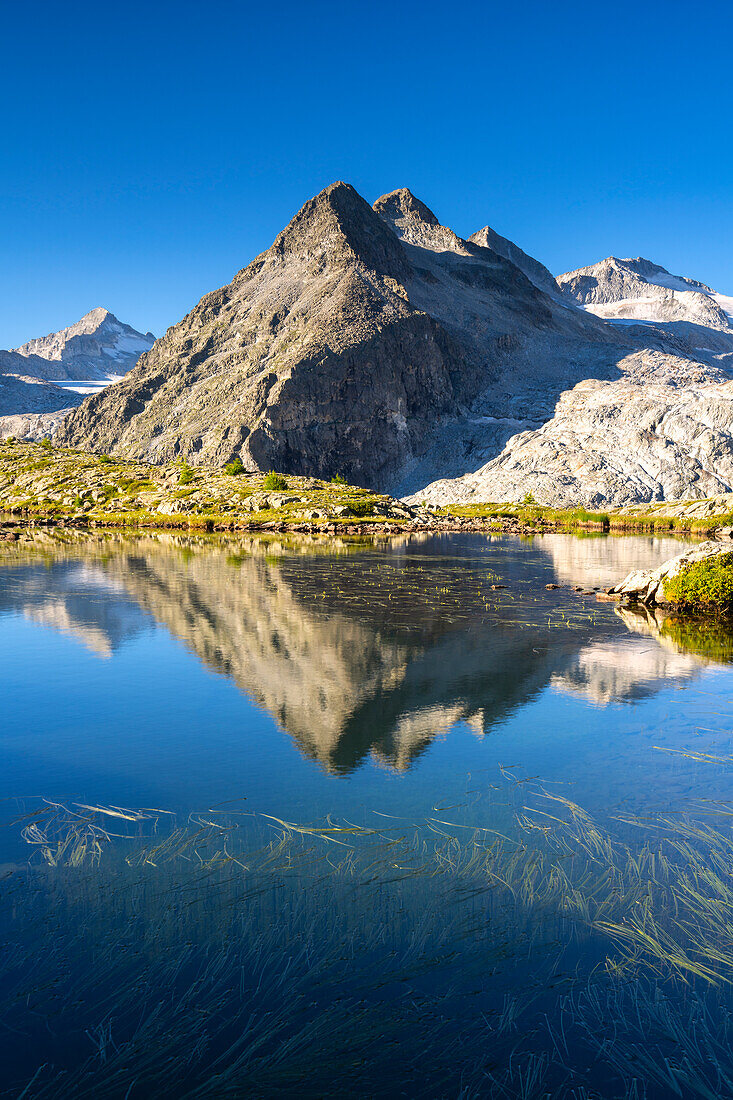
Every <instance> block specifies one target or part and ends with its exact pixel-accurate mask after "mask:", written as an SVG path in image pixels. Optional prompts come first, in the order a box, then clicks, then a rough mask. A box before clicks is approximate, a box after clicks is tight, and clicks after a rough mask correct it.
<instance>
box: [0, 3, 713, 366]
mask: <svg viewBox="0 0 733 1100" xmlns="http://www.w3.org/2000/svg"><path fill="white" fill-rule="evenodd" d="M732 12H733V5H731V4H730V3H729V2H726V3H722V2H716V3H712V2H702V3H698V4H697V5H691V4H689V3H687V2H684V3H683V2H680V0H665V2H658V0H650V2H647V3H644V4H642V5H639V4H631V3H615V4H599V5H593V4H589V3H587V2H585V3H583V4H580V3H574V2H561V0H554V2H550V0H547V2H542V3H538V2H534V0H530V2H527V3H517V2H516V0H515V2H514V3H510V2H509V0H504V2H502V3H495V2H493V0H487V2H486V0H485V2H482V3H470V2H464V3H461V2H458V3H443V4H434V3H430V2H424V3H415V2H413V0H400V2H398V3H385V2H383V0H375V2H373V3H368V4H367V3H349V2H348V0H345V2H343V3H332V2H329V0H308V2H306V0H302V2H301V3H297V4H296V3H290V2H283V3H280V4H275V5H272V4H265V3H262V4H257V5H252V4H248V3H234V2H221V0H208V2H205V0H197V2H196V3H191V2H189V0H176V2H175V3H169V2H167V0H152V2H151V0H147V2H146V3H140V2H138V0H128V2H126V3H108V4H98V3H94V4H91V3H81V2H75V0H65V2H64V3H61V2H60V0H59V2H57V0H47V2H43V3H38V2H36V3H32V2H30V0H29V2H28V3H17V2H11V0H0V16H1V18H2V23H1V25H2V33H3V50H2V65H1V66H0V90H1V91H2V102H3V112H2V114H3V126H2V141H1V144H0V347H9V346H14V345H17V344H19V343H21V342H23V341H24V340H27V339H29V338H30V337H33V336H39V335H43V334H45V333H47V332H49V331H51V330H54V329H57V328H60V327H62V326H63V325H65V324H69V323H71V322H72V321H74V320H76V319H77V318H78V317H79V316H80V315H81V314H82V313H84V312H86V311H87V310H88V309H91V308H92V307H94V306H97V305H104V306H107V307H108V308H109V309H111V310H112V311H113V312H114V313H116V314H117V315H118V316H119V317H120V318H121V319H123V320H126V321H128V322H129V323H131V324H133V325H135V326H136V327H137V328H140V329H148V328H150V329H152V330H153V331H154V332H155V333H156V334H158V335H159V334H160V333H162V331H163V330H164V329H165V328H166V326H167V325H169V324H172V323H174V322H175V321H177V320H178V319H180V317H182V316H183V314H184V313H185V312H186V311H187V310H188V309H190V307H191V306H193V305H194V304H195V302H196V301H197V300H198V299H199V297H200V296H201V295H202V294H204V293H205V292H207V291H208V290H211V289H213V288H214V287H217V286H220V285H222V284H224V283H227V282H228V281H229V280H230V279H231V277H232V275H233V274H234V272H235V271H237V270H238V269H239V268H240V267H244V266H245V265H246V264H247V263H248V262H249V261H250V260H251V259H252V258H253V257H254V256H255V255H256V254H257V253H258V252H260V251H262V249H264V248H266V247H268V246H269V244H270V243H271V242H272V240H273V238H274V237H275V235H276V234H277V233H278V232H279V230H280V229H281V228H282V227H283V226H284V225H285V224H286V223H287V222H288V221H289V219H290V218H291V217H292V215H293V214H294V213H295V212H296V210H297V209H298V208H299V207H300V206H301V205H302V204H303V203H304V202H305V200H306V199H308V198H309V197H310V196H311V195H313V194H315V193H316V192H317V191H319V190H320V189H321V188H322V187H324V186H326V185H327V184H328V183H330V182H332V181H333V180H335V179H345V180H348V181H349V182H350V183H353V184H354V186H355V187H356V188H357V189H358V190H359V191H360V192H361V193H362V194H363V195H364V196H365V198H367V199H369V201H370V202H373V201H374V199H376V198H377V197H378V196H379V195H380V194H382V193H384V192H385V191H391V190H393V189H394V188H396V187H400V186H408V187H410V188H411V190H412V191H414V192H415V193H416V194H417V195H418V196H419V197H420V198H421V199H423V200H424V201H425V202H426V203H427V204H428V205H429V206H430V207H432V209H433V210H434V211H435V212H436V214H437V215H438V217H439V218H440V219H441V221H443V222H445V223H446V224H448V225H450V226H451V227H452V228H454V229H455V230H456V231H457V232H458V233H460V234H461V235H463V236H467V235H468V234H469V233H471V232H473V231H474V230H476V229H478V228H480V227H481V226H483V225H486V224H489V225H491V226H492V227H493V228H495V229H496V230H497V231H498V232H500V233H503V234H504V235H505V236H508V237H510V238H512V240H514V241H516V242H517V243H518V244H519V245H520V246H521V247H522V248H524V249H525V250H526V251H527V252H530V253H531V254H532V255H535V256H537V257H538V258H539V259H541V260H542V261H543V262H544V263H546V264H547V265H548V267H550V268H551V270H552V271H554V272H555V273H557V272H560V271H565V270H568V269H570V268H574V267H578V266H581V265H583V264H587V263H593V262H595V261H596V260H599V259H601V258H602V257H604V256H606V255H609V254H611V253H614V254H616V255H621V256H627V255H634V256H635V255H643V256H647V257H648V258H650V259H653V260H655V261H656V262H658V263H661V264H663V265H664V266H665V267H668V268H670V269H671V270H672V271H674V272H676V273H679V274H686V275H690V276H693V277H695V278H699V279H702V280H703V281H705V282H708V283H710V284H711V285H713V286H714V287H715V288H716V289H718V290H721V291H723V292H727V293H733V140H732V139H731V124H732V122H733V79H732V77H731V72H732V68H733V67H732V66H731V59H730V58H731V45H732V40H733V35H732V34H731V32H732V31H733V14H732Z"/></svg>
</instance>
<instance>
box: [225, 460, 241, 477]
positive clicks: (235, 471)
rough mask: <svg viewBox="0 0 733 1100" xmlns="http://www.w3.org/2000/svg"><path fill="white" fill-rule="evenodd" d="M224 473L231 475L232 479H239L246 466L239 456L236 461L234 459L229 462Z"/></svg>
mask: <svg viewBox="0 0 733 1100" xmlns="http://www.w3.org/2000/svg"><path fill="white" fill-rule="evenodd" d="M224 473H225V474H229V476H230V477H239V475H240V474H243V473H244V466H243V465H242V460H241V458H240V457H239V455H237V457H236V458H235V459H232V461H231V462H227V464H226V466H225V467H224Z"/></svg>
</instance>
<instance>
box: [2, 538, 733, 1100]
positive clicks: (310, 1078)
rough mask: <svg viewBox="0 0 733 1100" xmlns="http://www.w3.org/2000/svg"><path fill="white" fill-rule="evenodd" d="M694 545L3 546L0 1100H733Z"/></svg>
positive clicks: (721, 709) (725, 752)
mask: <svg viewBox="0 0 733 1100" xmlns="http://www.w3.org/2000/svg"><path fill="white" fill-rule="evenodd" d="M682 545H683V544H680V543H679V542H677V541H673V540H671V539H660V538H651V537H650V538H642V537H628V538H611V537H593V538H575V537H572V536H565V535H549V536H543V537H541V538H535V539H530V540H519V539H512V538H503V537H484V536H457V535H451V536H434V537H411V538H405V539H401V540H399V539H398V540H392V541H390V542H384V543H380V544H378V545H367V544H360V543H358V542H353V541H352V542H339V541H337V540H336V541H334V540H331V541H318V540H308V539H300V540H298V539H292V540H287V539H285V540H283V539H282V538H281V537H272V538H270V537H258V538H252V539H236V540H222V539H215V538H198V539H197V538H186V537H180V536H171V535H147V536H140V537H132V538H130V537H102V536H96V535H80V534H70V533H66V534H63V533H58V534H56V535H44V534H38V535H35V536H34V537H32V538H28V539H27V540H26V541H21V542H19V543H13V544H0V685H1V696H0V698H1V699H2V733H1V737H0V824H2V828H1V829H0V942H1V947H0V950H1V951H2V955H1V956H0V1060H1V1064H2V1066H3V1073H2V1081H0V1096H16V1097H20V1096H21V1095H22V1096H24V1097H36V1096H37V1097H57V1096H69V1097H72V1096H73V1097H77V1096H89V1097H92V1096H93V1097H131V1098H134V1097H146V1096H156V1097H157V1096H171V1097H179V1096H191V1097H194V1096H195V1097H199V1096H201V1097H204V1096H205V1097H219V1096H276V1095H277V1096H282V1095H291V1094H292V1095H296V1094H297V1095H299V1096H314V1097H316V1096H343V1095H357V1096H417V1095H420V1096H436V1097H437V1096H483V1095H490V1096H494V1095H495V1096H506V1097H515V1096H517V1097H540V1096H552V1097H554V1096H557V1097H573V1098H578V1100H579V1098H581V1097H603V1098H605V1097H627V1096H628V1097H637V1098H640V1097H666V1096H674V1095H683V1096H687V1095H689V1096H728V1095H731V1096H733V1058H731V1055H730V1054H729V1045H730V1039H731V1037H732V1036H731V1034H730V1032H731V1023H730V1019H731V1018H730V1016H729V1010H730V1009H731V1008H733V998H732V997H731V995H730V994H729V992H728V989H729V988H730V982H731V980H732V979H733V888H731V889H729V883H730V881H731V879H730V875H731V870H733V830H732V829H731V827H730V825H729V822H730V821H731V820H733V816H732V815H733V808H732V806H733V803H732V802H731V801H730V800H731V784H730V775H731V771H730V764H731V756H730V720H731V709H732V708H731V688H732V687H733V665H729V664H728V663H727V662H728V660H729V659H730V658H731V656H733V640H731V639H730V638H729V637H728V636H727V634H726V632H725V631H724V630H722V629H721V628H720V627H715V628H710V629H708V628H701V627H696V626H694V625H693V626H692V627H690V626H689V625H685V624H680V623H677V622H675V621H674V620H666V621H665V620H664V619H663V617H660V618H659V619H654V618H652V617H651V616H645V615H641V614H633V613H630V612H627V611H620V610H618V609H617V608H616V607H615V605H612V604H608V603H599V602H598V601H597V600H596V599H595V595H594V593H593V592H592V591H591V590H592V589H594V588H599V587H602V586H607V585H609V584H611V583H613V582H615V581H616V580H618V579H619V578H620V577H622V576H623V575H624V574H625V573H626V572H628V571H629V570H630V569H632V568H639V567H646V566H652V565H655V564H658V563H659V562H661V561H663V560H665V559H666V558H668V557H670V556H671V555H672V554H674V553H678V552H679V551H680V549H681V548H682ZM547 584H553V585H560V586H561V587H559V588H552V589H547V588H546V587H545V586H546V585H547ZM576 588H579V589H582V591H576Z"/></svg>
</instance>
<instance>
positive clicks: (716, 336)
mask: <svg viewBox="0 0 733 1100" xmlns="http://www.w3.org/2000/svg"><path fill="white" fill-rule="evenodd" d="M557 283H558V286H560V287H561V289H562V290H563V291H564V293H565V294H567V295H568V296H569V297H571V298H572V299H573V301H575V302H577V303H578V304H579V305H580V306H582V308H583V309H585V310H587V311H588V312H589V313H593V314H595V316H596V317H602V318H604V320H607V321H611V322H614V323H616V324H624V325H629V324H636V323H642V324H654V325H660V326H662V327H664V328H666V329H667V330H669V331H671V332H674V333H676V334H677V335H679V336H681V337H683V338H684V339H686V340H688V341H689V342H690V344H691V345H692V346H693V348H694V349H695V350H699V351H707V352H709V351H723V352H733V297H727V296H725V295H723V294H716V292H715V291H714V290H711V288H710V287H709V286H706V285H705V283H699V282H697V281H696V280H695V279H687V278H685V277H684V276H681V275H671V274H670V272H669V271H667V270H666V268H664V267H659V265H658V264H653V263H652V262H651V261H650V260H644V259H642V258H641V257H637V259H635V260H619V259H617V258H616V257H615V256H609V257H608V258H607V259H605V260H601V262H600V263H598V264H593V265H592V266H591V267H581V268H579V269H578V270H577V271H569V272H567V273H566V274H565V275H558V278H557ZM701 340H702V341H704V343H703V344H701V345H700V346H699V347H697V348H695V341H698V343H699V341H701Z"/></svg>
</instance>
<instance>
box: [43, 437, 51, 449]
mask: <svg viewBox="0 0 733 1100" xmlns="http://www.w3.org/2000/svg"><path fill="white" fill-rule="evenodd" d="M41 446H42V447H43V449H44V451H50V450H52V449H53V443H52V442H51V440H50V439H49V438H48V436H47V435H44V437H43V439H42V440H41Z"/></svg>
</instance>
